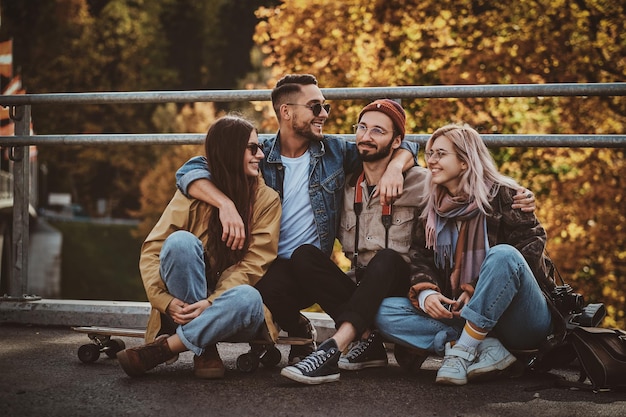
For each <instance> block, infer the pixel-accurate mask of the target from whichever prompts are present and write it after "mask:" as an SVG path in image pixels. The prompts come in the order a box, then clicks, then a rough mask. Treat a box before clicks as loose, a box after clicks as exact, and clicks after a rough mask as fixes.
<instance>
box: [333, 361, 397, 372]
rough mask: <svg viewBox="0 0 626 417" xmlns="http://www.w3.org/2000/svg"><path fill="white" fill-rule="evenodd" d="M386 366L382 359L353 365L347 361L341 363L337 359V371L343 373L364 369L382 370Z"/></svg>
mask: <svg viewBox="0 0 626 417" xmlns="http://www.w3.org/2000/svg"><path fill="white" fill-rule="evenodd" d="M385 366H387V361H386V360H384V359H379V360H376V361H367V362H358V363H357V362H355V363H351V362H348V361H347V360H346V361H345V362H342V361H341V359H339V369H341V370H343V371H358V370H359V369H365V368H383V367H385Z"/></svg>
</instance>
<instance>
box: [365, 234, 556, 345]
mask: <svg viewBox="0 0 626 417" xmlns="http://www.w3.org/2000/svg"><path fill="white" fill-rule="evenodd" d="M461 317H462V319H451V320H437V319H434V318H432V317H430V316H428V315H427V314H426V313H424V312H423V311H421V310H418V309H416V308H415V307H413V305H412V304H411V302H410V300H409V299H408V298H407V297H389V298H386V299H385V300H383V302H382V304H381V307H380V309H379V310H378V314H377V317H376V325H377V327H378V329H379V330H380V332H381V334H382V335H383V336H384V337H385V338H387V339H389V340H390V341H392V342H394V343H399V344H402V345H407V346H413V347H417V348H420V349H426V350H430V351H432V352H436V353H437V354H440V355H442V354H443V352H444V350H445V344H446V342H450V341H452V340H456V339H458V337H459V336H460V334H461V331H462V330H463V326H464V324H465V321H466V320H468V321H470V322H471V323H473V324H475V325H476V326H478V327H480V328H483V329H485V330H489V331H493V333H494V334H493V335H494V336H496V337H498V339H500V341H501V342H502V343H503V344H504V345H505V346H507V347H508V348H510V349H535V348H537V347H538V346H539V345H540V344H541V342H542V341H543V340H544V339H545V338H546V337H547V336H548V335H549V334H550V333H551V331H552V317H551V315H550V310H549V309H548V305H547V302H546V300H545V298H544V295H543V293H542V291H541V289H540V288H539V284H538V283H537V281H536V280H535V277H534V276H533V273H532V271H531V270H530V267H529V266H528V263H527V262H526V260H525V259H524V258H523V256H522V255H521V254H520V252H519V251H518V250H517V249H515V248H514V247H512V246H510V245H504V244H502V245H497V246H494V247H492V248H491V249H489V252H488V253H487V256H486V258H485V260H484V262H483V264H482V266H481V268H480V272H479V280H478V283H477V284H476V288H475V291H474V295H473V296H472V298H471V299H470V301H469V303H467V305H466V306H465V307H463V309H462V310H461Z"/></svg>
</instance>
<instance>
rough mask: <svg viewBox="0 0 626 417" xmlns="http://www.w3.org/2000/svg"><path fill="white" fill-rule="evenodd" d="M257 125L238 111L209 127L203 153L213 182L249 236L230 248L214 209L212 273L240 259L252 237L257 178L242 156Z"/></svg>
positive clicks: (211, 220) (211, 217) (210, 221)
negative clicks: (239, 246) (248, 170)
mask: <svg viewBox="0 0 626 417" xmlns="http://www.w3.org/2000/svg"><path fill="white" fill-rule="evenodd" d="M255 130H256V128H255V127H254V125H253V124H252V123H251V122H249V121H248V120H246V119H244V118H243V117H241V116H239V115H235V114H230V115H227V116H224V117H222V118H220V119H218V120H217V121H215V123H213V125H211V127H210V128H209V131H208V132H207V135H206V140H205V141H204V152H205V155H206V158H207V163H208V165H209V169H210V170H211V178H212V182H213V183H214V184H215V186H216V187H217V188H219V189H220V191H222V192H223V193H224V194H225V195H226V196H227V197H228V198H230V199H231V200H232V201H233V203H234V204H235V207H236V208H237V211H238V212H239V214H240V215H241V218H242V220H243V222H244V226H245V228H246V239H245V242H244V247H243V249H241V250H231V249H230V248H229V247H227V246H226V244H225V242H222V239H221V237H222V223H221V222H220V219H219V210H211V212H210V215H209V218H208V232H209V239H208V241H207V250H208V251H209V254H210V256H211V257H212V258H213V259H214V260H215V264H214V265H212V268H211V275H212V276H213V278H214V279H215V278H217V274H219V273H221V272H222V271H224V269H226V268H228V267H229V266H231V265H234V264H235V263H237V262H239V261H240V260H241V259H242V258H243V256H244V254H245V253H246V251H247V249H248V245H249V236H250V233H249V231H250V220H251V219H250V216H251V215H252V209H253V206H254V197H255V193H256V186H257V181H258V179H257V178H256V177H250V176H248V175H246V174H245V173H244V169H243V156H244V152H246V149H247V144H248V141H249V139H250V134H251V133H252V131H255Z"/></svg>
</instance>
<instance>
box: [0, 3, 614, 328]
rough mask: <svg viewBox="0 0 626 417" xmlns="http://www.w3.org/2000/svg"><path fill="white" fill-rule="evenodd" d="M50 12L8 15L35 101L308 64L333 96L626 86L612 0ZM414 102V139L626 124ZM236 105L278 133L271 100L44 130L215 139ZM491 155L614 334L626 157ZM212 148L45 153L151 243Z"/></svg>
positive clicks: (263, 73) (555, 106)
mask: <svg viewBox="0 0 626 417" xmlns="http://www.w3.org/2000/svg"><path fill="white" fill-rule="evenodd" d="M24 3H26V4H24ZM37 3H42V2H8V3H7V2H4V3H2V5H1V7H2V10H3V21H2V26H1V27H0V35H3V36H5V37H6V36H8V35H10V36H12V37H14V45H15V46H14V48H15V49H16V52H15V60H16V61H17V62H20V63H21V64H22V66H21V71H22V75H23V79H24V84H25V87H26V88H27V90H28V92H30V93H41V92H50V91H68V92H69V91H81V92H82V91H140V90H166V89H204V88H208V89H230V88H271V87H273V85H274V84H275V82H276V80H277V79H278V78H280V77H281V76H282V75H284V74H286V73H293V72H307V73H312V74H314V75H316V77H317V78H318V80H319V83H320V86H321V87H322V88H324V87H368V86H405V85H429V86H430V85H460V84H521V83H530V84H540V83H560V82H570V83H605V82H623V81H625V80H626V13H625V12H626V10H625V9H626V6H625V5H624V3H623V2H619V1H612V0H573V1H564V0H519V1H515V2H505V3H501V2H493V1H489V0H372V1H357V0H343V1H336V0H285V1H262V0H257V1H252V0H251V1H243V2H239V1H237V2H229V1H226V0H221V1H220V0H211V1H205V2H193V1H189V0H162V1H142V0H133V1H131V0H110V1H106V0H100V1H95V0H93V1H88V0H56V1H49V2H43V3H45V5H44V4H37ZM36 8H38V9H43V10H38V11H36V10H35V9H36ZM44 12H47V13H44ZM25 21H26V23H29V24H28V25H23V23H25ZM17 22H21V23H22V25H18V24H17ZM26 28H28V32H27V31H26V30H27V29H26ZM364 104H365V102H363V101H347V100H346V101H340V102H333V103H332V105H333V111H332V113H331V117H330V119H329V120H328V122H327V125H326V128H325V130H326V132H328V133H348V132H350V126H351V125H352V124H353V123H354V120H355V119H356V116H357V114H358V111H359V109H360V107H361V106H362V105H364ZM402 104H403V106H404V107H405V109H406V110H407V115H408V120H407V131H408V132H411V133H426V134H427V133H430V132H432V131H433V130H434V129H436V128H437V127H439V126H441V125H443V124H446V123H449V122H459V121H463V122H467V123H470V124H471V125H473V126H475V127H476V128H478V129H479V130H480V131H482V132H484V133H517V134H533V133H539V134H544V133H545V134H550V133H554V134H557V133H564V134H576V133H580V134H624V133H625V130H626V129H625V126H626V100H624V97H534V98H473V99H428V100H426V99H419V100H403V102H402ZM231 109H237V110H240V111H242V112H243V113H244V114H246V115H248V116H249V117H252V118H254V119H256V120H257V124H258V126H259V127H260V130H261V132H265V133H272V132H274V131H275V129H276V127H277V125H276V122H275V120H274V115H273V113H272V111H271V109H270V107H269V103H233V104H232V105H224V104H220V105H217V104H216V105H213V104H210V103H209V104H206V103H204V104H202V103H198V104H196V105H193V106H192V105H187V106H181V105H175V104H171V105H159V106H156V105H151V106H150V105H143V106H132V107H130V106H129V107H126V106H117V107H114V108H111V107H106V108H103V106H89V107H87V108H83V109H51V108H49V107H48V108H40V109H35V108H34V109H33V120H34V122H35V124H36V130H37V133H40V134H53V133H60V132H64V133H85V132H96V133H100V132H103V133H112V132H132V133H134V132H136V133H143V132H149V131H158V132H204V131H206V129H207V127H208V125H209V124H210V123H211V121H212V120H214V118H215V117H217V116H219V114H221V113H222V112H225V111H228V110H231ZM61 110H62V111H61ZM68 110H69V111H68ZM78 110H80V111H78ZM492 151H493V154H494V156H495V158H496V160H497V161H498V163H499V164H500V166H501V169H502V171H503V172H505V173H507V174H508V175H510V176H512V177H514V178H515V179H517V180H518V181H519V182H520V183H521V184H523V185H525V186H526V187H528V188H530V189H532V190H533V191H534V192H535V194H536V196H537V200H538V208H537V216H538V217H539V219H540V220H541V222H542V223H543V224H544V226H545V227H546V229H547V231H548V236H549V241H548V252H549V255H550V256H551V257H552V258H553V259H554V260H555V262H556V264H557V266H558V268H559V270H560V273H561V275H562V276H563V277H564V278H565V279H566V280H567V281H568V282H570V283H572V285H573V286H574V287H575V288H576V289H577V290H578V291H579V292H581V293H583V294H584V295H585V298H586V299H587V301H602V302H604V303H605V304H606V305H607V308H608V312H609V317H608V318H607V320H606V321H605V323H604V324H605V325H608V326H619V327H622V328H624V327H626V317H625V316H624V311H625V309H626V230H625V228H624V225H625V217H626V203H625V201H624V194H625V190H626V184H625V182H626V164H625V162H624V149H623V148H618V149H603V148H599V149H593V148H551V147H545V148H519V147H512V148H501V149H495V148H493V149H492ZM199 152H201V148H199V147H193V146H191V147H170V146H145V147H144V146H142V147H132V146H126V147H113V146H112V147H107V148H96V149H93V148H92V149H87V148H83V147H69V146H68V147H63V149H58V147H57V148H56V149H54V148H53V147H50V148H45V147H44V148H43V149H41V150H40V158H41V160H42V161H44V162H46V163H47V164H48V165H49V168H50V169H51V170H52V171H53V172H55V173H57V174H58V178H59V179H58V181H57V182H56V183H55V184H51V185H50V186H51V187H57V188H56V189H54V190H50V191H65V192H67V191H68V190H69V191H70V192H72V193H73V194H75V195H76V198H77V199H78V200H79V201H81V203H83V205H84V206H86V207H88V208H91V209H93V204H94V202H95V201H96V199H97V198H102V197H105V198H107V199H108V201H109V202H110V207H111V212H112V214H114V215H118V216H133V217H137V218H140V219H142V225H141V227H140V229H139V232H138V233H139V234H140V235H143V236H145V234H146V233H147V231H148V230H149V229H150V228H151V227H152V225H153V224H154V223H155V221H156V219H157V218H158V216H159V214H160V213H161V211H162V209H163V208H164V207H165V205H166V204H167V202H168V201H169V199H170V198H171V195H172V193H173V191H174V176H173V173H174V171H175V169H176V168H177V167H178V166H179V165H180V164H181V163H182V162H183V161H184V160H186V159H187V158H188V157H189V156H191V155H194V154H196V153H199ZM76 160H78V161H80V162H75V161H76Z"/></svg>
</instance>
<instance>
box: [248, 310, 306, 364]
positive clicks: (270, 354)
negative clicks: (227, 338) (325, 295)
mask: <svg viewBox="0 0 626 417" xmlns="http://www.w3.org/2000/svg"><path fill="white" fill-rule="evenodd" d="M300 322H301V323H302V324H305V325H306V327H307V331H308V333H309V334H310V335H311V337H310V338H306V337H289V336H283V335H282V334H279V336H278V339H277V340H276V342H273V341H271V340H268V339H259V340H251V341H250V342H248V343H249V344H250V351H249V352H247V353H244V354H242V355H239V357H238V358H237V369H238V370H240V371H242V372H254V371H255V370H256V369H257V368H258V367H259V364H262V365H263V366H264V367H266V368H273V367H275V366H276V365H278V364H279V363H280V360H281V359H282V356H281V353H280V350H279V349H278V348H277V347H276V345H291V346H304V345H308V344H313V349H316V348H317V344H316V342H315V341H316V340H317V331H316V330H315V326H313V323H311V321H310V320H309V319H308V318H307V317H306V316H305V315H304V314H302V313H300Z"/></svg>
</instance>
